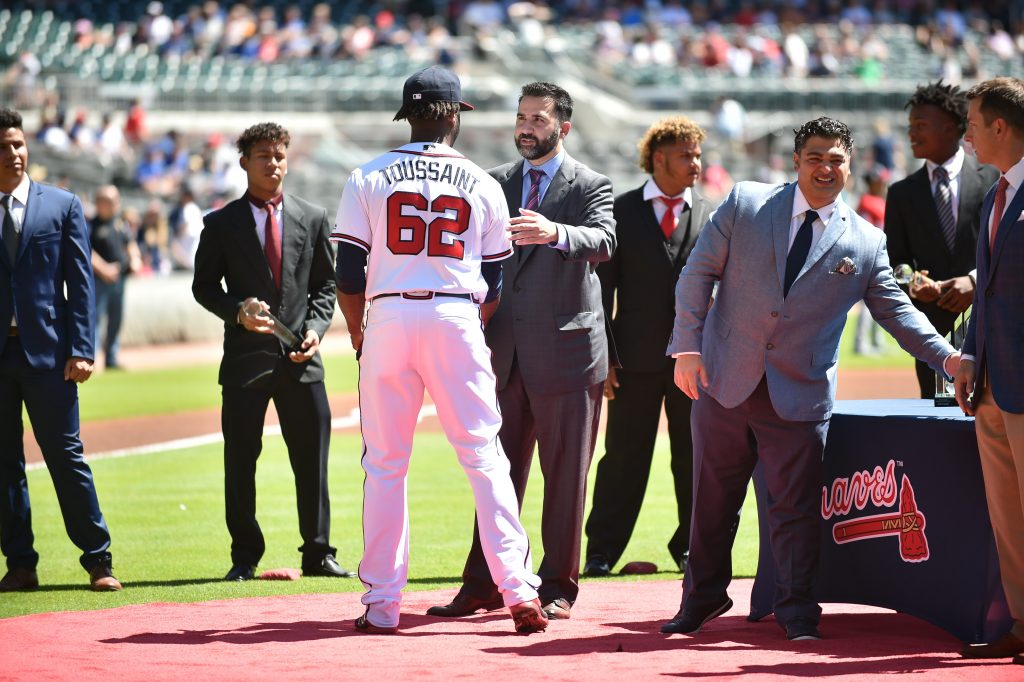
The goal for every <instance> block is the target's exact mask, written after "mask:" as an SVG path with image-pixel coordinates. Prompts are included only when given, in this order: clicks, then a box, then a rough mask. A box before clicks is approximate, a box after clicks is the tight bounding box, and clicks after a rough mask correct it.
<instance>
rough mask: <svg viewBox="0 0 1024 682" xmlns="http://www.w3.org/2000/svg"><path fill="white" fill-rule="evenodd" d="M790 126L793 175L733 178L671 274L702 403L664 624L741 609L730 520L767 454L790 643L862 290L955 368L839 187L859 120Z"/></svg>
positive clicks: (693, 628)
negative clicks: (682, 569) (675, 599)
mask: <svg viewBox="0 0 1024 682" xmlns="http://www.w3.org/2000/svg"><path fill="white" fill-rule="evenodd" d="M795 132H796V139H795V144H794V148H795V151H794V153H793V164H794V167H795V169H796V172H797V182H796V184H795V185H794V184H786V185H765V184H761V183H754V182H741V183H739V184H737V185H736V187H734V188H733V190H732V192H731V193H730V194H729V196H728V198H727V199H726V200H725V203H723V204H722V205H721V206H720V207H719V208H718V210H717V211H716V212H715V213H714V214H713V215H712V217H711V219H710V220H709V221H708V224H707V225H706V226H705V227H704V229H703V231H702V232H701V235H700V238H699V239H698V241H697V245H696V247H695V248H694V250H693V252H692V253H691V254H690V258H689V260H688V261H687V263H686V267H684V268H683V271H682V273H681V274H680V277H679V282H678V284H677V286H676V319H675V325H674V328H673V331H672V339H671V340H670V342H669V348H668V352H669V353H670V354H672V355H674V356H676V367H675V381H676V384H677V385H678V386H679V388H680V389H682V391H683V392H684V393H686V394H687V395H688V396H690V397H691V398H692V399H693V401H694V403H693V410H692V431H693V444H694V486H695V487H694V516H693V528H692V532H691V535H690V561H689V570H688V571H687V572H686V578H685V581H684V583H683V600H682V605H681V607H680V609H679V612H678V613H677V614H676V616H675V617H674V618H673V619H672V620H671V621H669V622H668V623H666V624H665V625H664V626H662V628H661V631H662V632H665V633H683V634H693V633H696V632H698V631H699V630H700V628H701V627H702V626H703V625H704V624H705V623H706V622H708V621H709V620H711V619H712V618H715V617H716V616H719V615H721V614H723V613H725V612H726V611H728V610H729V609H730V608H731V607H732V600H731V599H729V597H728V595H727V593H726V589H727V588H728V586H729V582H730V580H731V579H732V561H731V556H730V552H731V549H732V534H731V533H730V532H729V529H730V525H731V524H732V523H733V522H734V520H735V518H736V514H737V512H738V511H739V508H740V506H741V505H742V504H743V498H744V496H745V495H746V490H747V482H748V481H749V480H750V475H751V473H752V472H753V469H754V465H755V464H756V463H757V461H758V460H760V461H761V463H762V465H763V467H764V472H765V479H766V482H767V488H768V519H767V521H768V524H769V528H770V536H771V544H772V550H773V552H774V555H775V558H776V567H775V568H776V576H777V578H776V598H775V604H774V607H775V617H776V620H778V622H779V625H780V626H782V628H783V629H784V630H785V631H786V636H787V637H788V638H789V639H791V640H804V639H819V638H820V635H819V634H818V622H819V620H820V618H821V607H819V606H818V604H817V602H815V600H814V597H813V595H812V585H813V583H814V575H815V572H816V570H817V562H818V544H819V540H818V538H819V530H818V524H819V503H820V497H821V485H822V475H823V472H822V461H821V460H822V453H823V452H824V448H825V436H826V433H827V432H828V420H829V417H830V416H831V414H832V405H833V401H834V399H835V389H836V363H837V361H838V359H839V338H840V336H841V335H842V331H843V326H844V324H845V322H846V315H847V313H848V312H849V310H850V308H852V307H853V306H854V305H855V304H856V303H857V302H859V301H861V300H863V301H864V303H865V305H866V306H867V309H868V310H869V311H870V312H871V315H872V317H874V318H875V320H877V321H878V323H879V324H881V325H882V327H883V328H884V329H885V330H886V331H887V332H889V333H890V334H892V336H893V337H895V338H896V340H897V341H898V342H899V344H900V345H901V346H902V347H903V349H904V350H906V351H907V352H909V353H910V354H911V355H913V356H914V357H917V358H920V359H921V360H924V361H925V362H927V363H928V364H929V365H930V366H931V367H932V369H934V370H936V371H938V370H940V369H944V370H945V372H946V373H947V374H949V375H951V376H952V375H954V374H956V371H957V369H958V367H959V364H960V356H959V354H958V353H956V352H955V351H954V349H953V348H952V347H951V346H950V345H949V344H947V343H946V342H945V341H944V340H943V339H942V338H941V337H940V336H939V335H938V334H937V333H936V332H935V328H934V327H933V326H932V325H931V323H930V322H929V321H928V320H927V318H926V317H925V316H924V314H923V313H921V312H920V311H918V310H917V309H916V308H914V306H913V305H912V304H911V303H910V300H909V299H908V298H907V295H906V294H905V293H903V291H901V290H900V288H899V285H897V284H896V281H895V280H894V279H893V275H892V268H891V267H890V266H889V258H888V256H887V255H886V250H885V234H884V233H883V232H882V231H881V230H879V229H877V228H875V227H874V226H872V225H871V224H869V223H868V222H867V221H865V220H863V219H862V218H860V217H859V216H858V215H857V213H856V212H855V211H854V210H853V209H851V208H850V207H849V206H847V205H846V204H845V203H844V202H843V200H842V198H841V197H840V192H841V191H842V189H843V187H844V185H845V184H846V180H847V178H848V177H849V174H850V156H851V154H852V153H853V138H852V136H851V135H850V131H849V128H847V126H846V125H845V124H843V123H841V122H839V121H836V120H833V119H830V118H819V119H816V120H814V121H810V122H808V123H805V124H804V125H803V126H801V128H800V129H799V130H797V131H795ZM716 282H717V283H718V291H717V294H716V296H715V301H714V303H713V304H712V305H711V307H710V309H709V308H708V300H709V298H710V297H711V293H712V289H713V288H714V286H715V284H716Z"/></svg>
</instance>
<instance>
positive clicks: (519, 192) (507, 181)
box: [499, 161, 525, 272]
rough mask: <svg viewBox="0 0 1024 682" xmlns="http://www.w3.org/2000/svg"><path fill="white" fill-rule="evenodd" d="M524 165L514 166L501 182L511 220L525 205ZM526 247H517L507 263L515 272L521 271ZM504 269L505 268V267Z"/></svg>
mask: <svg viewBox="0 0 1024 682" xmlns="http://www.w3.org/2000/svg"><path fill="white" fill-rule="evenodd" d="M523 163H525V162H524V161H520V162H519V163H516V164H513V165H512V169H511V170H510V171H509V172H508V175H506V176H505V177H504V178H503V179H501V180H499V183H500V184H501V189H502V191H503V192H504V193H505V204H506V205H507V206H508V215H509V217H510V218H515V217H516V216H518V215H519V207H520V206H522V203H523ZM524 248H525V247H522V246H516V247H515V253H514V254H513V255H512V257H511V258H509V259H507V260H506V261H505V262H506V263H507V264H508V265H509V266H512V267H513V268H514V270H515V272H518V271H519V263H520V262H521V261H522V259H523V249H524ZM503 267H504V266H503Z"/></svg>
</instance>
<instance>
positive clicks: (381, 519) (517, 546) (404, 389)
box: [359, 296, 540, 627]
mask: <svg viewBox="0 0 1024 682" xmlns="http://www.w3.org/2000/svg"><path fill="white" fill-rule="evenodd" d="M490 355H491V354H490V350H489V349H488V348H487V346H486V345H485V343H484V334H483V329H482V328H481V325H480V313H479V308H478V307H477V305H476V304H475V303H473V302H471V301H469V300H463V299H458V298H448V297H435V298H433V299H430V300H408V299H404V298H402V297H400V296H395V297H387V298H378V299H376V300H374V301H373V302H372V303H371V304H370V309H369V311H368V313H367V319H366V329H365V332H364V337H363V352H362V357H361V359H360V362H359V410H360V420H361V423H362V432H363V458H362V466H363V471H365V472H366V479H365V481H364V483H363V558H362V560H361V561H360V562H359V579H360V580H361V581H362V582H363V585H364V586H366V588H367V591H366V593H365V594H364V595H363V597H362V603H363V604H365V605H366V606H367V607H368V608H367V618H368V620H369V621H370V622H371V623H372V624H373V625H376V626H378V627H395V626H397V625H398V620H399V605H400V603H401V598H402V596H401V591H402V588H404V587H405V584H406V581H407V579H408V565H409V509H408V503H407V490H406V476H407V473H408V469H409V457H410V455H411V452H412V439H413V432H414V430H415V428H416V419H417V415H418V414H419V411H420V408H421V407H422V404H423V390H424V388H426V390H427V391H428V392H429V393H430V396H431V398H432V399H433V401H434V404H435V405H436V407H437V416H438V419H439V420H440V422H441V426H442V428H443V429H444V432H445V435H446V436H447V437H448V441H449V442H450V443H451V444H452V446H453V447H454V448H455V453H456V455H457V456H458V458H459V462H460V463H461V464H462V467H463V469H465V471H466V475H467V476H469V482H470V486H471V487H472V490H473V498H474V500H475V502H476V515H477V522H478V524H479V527H480V541H481V544H482V546H483V550H484V554H485V555H486V557H487V566H488V568H489V569H490V571H491V577H492V578H493V580H494V583H495V584H496V585H497V586H498V589H499V590H500V592H501V594H502V598H503V600H504V602H505V605H506V606H511V605H513V604H518V603H520V602H524V601H529V600H531V599H534V598H535V597H536V596H537V587H539V586H540V578H538V577H537V575H535V574H534V573H533V570H532V566H531V558H530V545H529V541H528V540H527V537H526V532H525V531H524V530H523V526H522V524H521V523H520V521H519V511H518V502H517V500H516V494H515V490H514V488H513V487H512V480H511V478H510V477H509V462H508V459H507V458H506V457H505V453H504V452H503V451H502V449H501V445H500V443H499V442H498V429H499V428H500V427H501V414H500V412H499V411H498V407H497V396H496V390H495V378H494V372H493V370H492V369H491V359H490Z"/></svg>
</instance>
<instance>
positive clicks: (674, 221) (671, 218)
mask: <svg viewBox="0 0 1024 682" xmlns="http://www.w3.org/2000/svg"><path fill="white" fill-rule="evenodd" d="M658 199H659V200H660V201H661V203H663V204H665V215H663V216H661V231H662V232H664V233H665V239H672V233H673V232H675V231H676V225H678V224H679V218H678V217H677V216H676V206H678V205H679V203H680V202H681V201H682V200H683V198H682V197H676V198H675V199H670V198H669V197H658Z"/></svg>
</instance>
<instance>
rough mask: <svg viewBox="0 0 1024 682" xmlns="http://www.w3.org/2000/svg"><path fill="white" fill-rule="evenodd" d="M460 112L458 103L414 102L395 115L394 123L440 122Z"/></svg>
mask: <svg viewBox="0 0 1024 682" xmlns="http://www.w3.org/2000/svg"><path fill="white" fill-rule="evenodd" d="M459 111H461V107H460V105H459V103H458V102H416V103H415V104H406V105H404V106H403V107H402V108H401V109H399V110H398V113H397V114H395V117H394V119H392V120H394V121H401V120H402V119H403V118H405V119H408V120H410V121H440V120H442V119H446V118H448V117H449V116H451V115H452V114H457V113H459Z"/></svg>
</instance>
